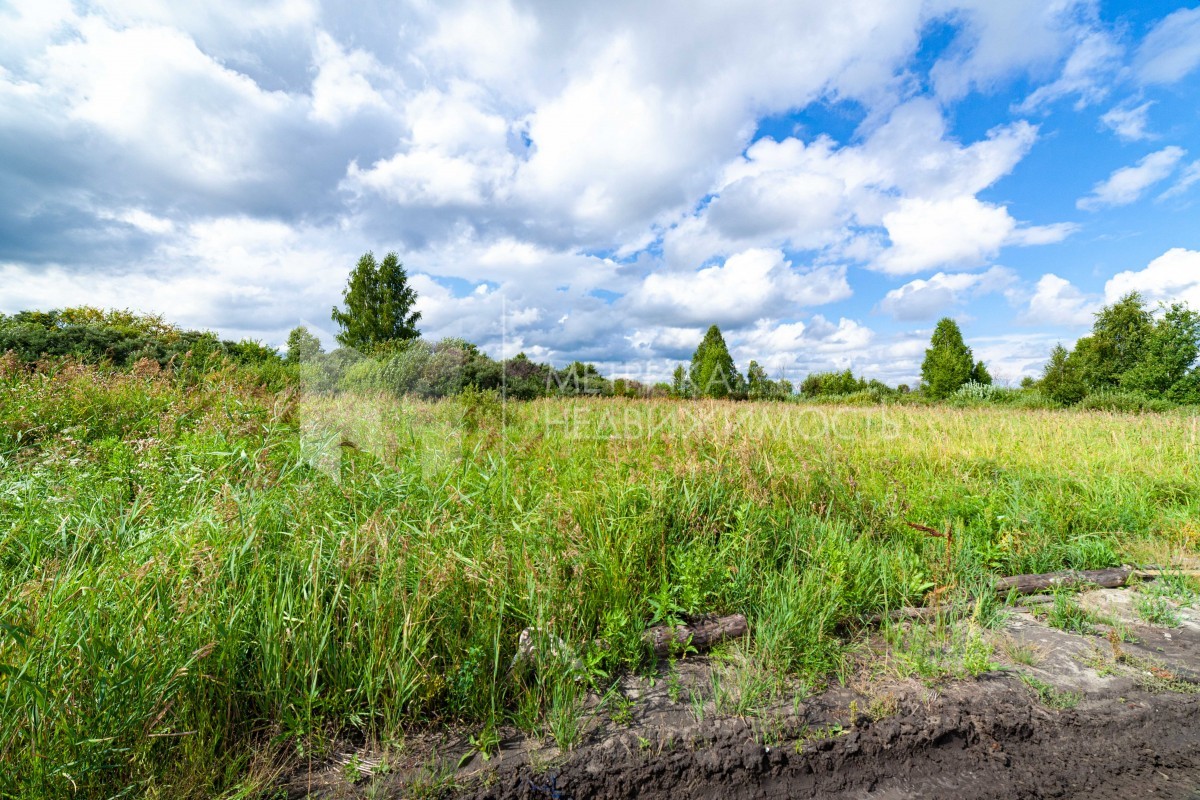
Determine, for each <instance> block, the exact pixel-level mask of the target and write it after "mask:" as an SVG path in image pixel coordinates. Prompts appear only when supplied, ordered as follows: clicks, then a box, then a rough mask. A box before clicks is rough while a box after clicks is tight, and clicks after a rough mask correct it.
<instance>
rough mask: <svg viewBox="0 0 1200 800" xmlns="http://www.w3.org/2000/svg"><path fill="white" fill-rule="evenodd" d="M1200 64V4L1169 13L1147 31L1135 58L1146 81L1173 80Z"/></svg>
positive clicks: (1138, 69)
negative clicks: (1199, 6) (1197, 6)
mask: <svg viewBox="0 0 1200 800" xmlns="http://www.w3.org/2000/svg"><path fill="white" fill-rule="evenodd" d="M1198 66H1200V8H1181V9H1179V10H1178V11H1175V12H1174V13H1172V14H1168V15H1167V16H1166V17H1164V18H1163V19H1162V20H1160V21H1159V22H1158V24H1156V25H1155V26H1154V28H1153V29H1151V31H1150V32H1149V33H1148V34H1146V38H1144V39H1143V40H1142V44H1141V46H1140V47H1139V48H1138V51H1137V55H1136V57H1135V58H1134V69H1135V70H1136V72H1137V76H1138V78H1139V79H1140V80H1141V81H1142V82H1143V83H1174V82H1176V81H1178V80H1181V79H1182V78H1183V77H1184V76H1186V75H1187V74H1188V73H1189V72H1191V71H1192V70H1194V69H1196V67H1198Z"/></svg>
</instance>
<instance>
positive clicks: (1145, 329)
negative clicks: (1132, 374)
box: [1075, 292, 1154, 390]
mask: <svg viewBox="0 0 1200 800" xmlns="http://www.w3.org/2000/svg"><path fill="white" fill-rule="evenodd" d="M1153 329H1154V317H1153V315H1152V314H1151V313H1150V312H1149V311H1148V310H1147V309H1146V307H1145V304H1144V303H1143V302H1142V296H1141V295H1140V294H1138V293H1137V292H1130V293H1129V294H1127V295H1125V296H1124V297H1122V298H1121V299H1120V300H1118V301H1117V302H1115V303H1113V304H1112V305H1109V306H1105V307H1104V308H1102V309H1101V310H1100V311H1099V312H1098V313H1097V314H1096V321H1095V323H1094V324H1093V325H1092V335H1091V336H1090V337H1087V338H1086V339H1081V340H1080V341H1079V342H1078V343H1077V344H1076V345H1075V355H1076V359H1077V360H1078V361H1079V362H1080V367H1081V369H1082V372H1083V379H1084V381H1085V382H1086V383H1087V384H1088V387H1089V388H1091V389H1093V390H1094V389H1102V388H1108V387H1115V386H1118V385H1120V383H1121V378H1122V376H1124V375H1125V373H1127V372H1129V371H1130V370H1132V369H1133V368H1134V367H1136V366H1137V364H1138V362H1139V361H1141V360H1142V358H1143V356H1144V354H1145V345H1146V340H1147V338H1149V336H1150V333H1151V331H1153Z"/></svg>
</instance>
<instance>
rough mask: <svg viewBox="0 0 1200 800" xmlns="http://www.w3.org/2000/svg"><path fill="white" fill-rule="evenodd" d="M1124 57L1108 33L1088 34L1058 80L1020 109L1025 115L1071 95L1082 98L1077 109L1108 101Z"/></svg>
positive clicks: (1042, 88)
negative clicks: (1111, 81)
mask: <svg viewBox="0 0 1200 800" xmlns="http://www.w3.org/2000/svg"><path fill="white" fill-rule="evenodd" d="M1123 55H1124V51H1123V50H1122V48H1121V47H1120V46H1119V45H1118V44H1117V43H1116V42H1115V41H1114V40H1113V38H1112V36H1111V35H1109V33H1108V32H1107V31H1099V30H1092V31H1088V32H1086V33H1085V34H1083V36H1082V38H1081V39H1080V41H1079V43H1078V44H1077V45H1076V46H1075V49H1074V51H1072V53H1071V56H1070V57H1069V58H1068V59H1067V62H1066V64H1064V65H1063V69H1062V74H1061V75H1060V76H1059V77H1058V79H1057V80H1055V81H1054V82H1052V83H1048V84H1046V85H1045V86H1040V87H1038V88H1037V89H1036V90H1034V91H1033V93H1031V94H1030V95H1029V97H1027V98H1025V101H1024V102H1023V103H1021V105H1020V106H1019V108H1020V109H1021V110H1022V111H1025V112H1029V111H1033V110H1035V109H1038V108H1041V107H1044V106H1046V105H1049V104H1050V103H1052V102H1054V101H1055V100H1058V99H1060V98H1063V97H1067V96H1070V95H1077V96H1078V98H1079V99H1078V101H1077V102H1076V104H1075V107H1076V109H1080V108H1083V107H1084V106H1086V105H1089V104H1091V103H1095V102H1098V101H1099V100H1102V99H1104V97H1105V96H1106V95H1107V94H1108V84H1109V81H1110V76H1111V73H1113V72H1114V71H1115V70H1116V69H1117V67H1118V66H1119V63H1120V59H1121V57H1122V56H1123Z"/></svg>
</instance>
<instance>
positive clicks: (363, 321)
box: [331, 252, 421, 351]
mask: <svg viewBox="0 0 1200 800" xmlns="http://www.w3.org/2000/svg"><path fill="white" fill-rule="evenodd" d="M342 300H343V302H344V303H345V304H346V310H345V311H342V310H341V309H339V308H338V307H337V306H334V308H333V312H332V315H331V316H332V318H333V321H334V322H336V323H337V324H338V327H340V328H341V333H339V334H338V335H337V340H338V342H339V343H340V344H342V345H343V346H344V347H352V348H355V349H356V350H363V351H373V350H375V349H377V348H378V347H379V346H381V345H385V344H386V343H388V342H395V341H403V340H406V339H415V338H417V337H418V336H419V335H420V333H419V332H418V331H417V321H418V320H420V319H421V312H419V311H413V310H412V308H413V305H415V304H416V302H417V293H416V291H415V290H414V289H413V288H412V287H411V286H409V285H408V273H406V272H405V271H404V265H403V264H401V263H400V259H399V258H397V256H396V254H395V253H388V254H387V255H386V256H385V257H384V259H383V261H381V262H379V263H376V262H375V254H374V253H370V252H368V253H366V254H364V255H363V257H362V258H360V259H359V260H358V264H357V265H356V266H355V267H354V269H353V270H352V271H351V272H350V277H349V279H348V280H347V281H346V288H345V289H343V290H342Z"/></svg>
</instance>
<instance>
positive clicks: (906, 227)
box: [0, 0, 1190, 377]
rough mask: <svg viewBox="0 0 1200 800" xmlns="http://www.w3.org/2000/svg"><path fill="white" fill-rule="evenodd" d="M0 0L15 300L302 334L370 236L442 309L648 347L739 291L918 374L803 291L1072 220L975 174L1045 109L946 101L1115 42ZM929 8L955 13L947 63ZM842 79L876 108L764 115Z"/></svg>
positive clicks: (899, 27) (796, 339) (628, 20)
mask: <svg viewBox="0 0 1200 800" xmlns="http://www.w3.org/2000/svg"><path fill="white" fill-rule="evenodd" d="M1169 19H1170V18H1169ZM0 24H3V26H4V29H5V36H4V37H3V42H0V126H3V128H4V130H5V134H6V135H5V136H2V137H0V176H3V178H2V179H0V259H3V261H0V263H2V264H3V267H0V270H3V275H2V276H0V279H2V280H3V286H4V290H3V291H2V292H0V307H2V310H5V311H9V310H15V309H16V308H19V307H24V306H41V307H46V306H51V305H62V304H65V303H75V302H96V303H103V304H109V305H118V306H126V305H136V304H137V303H146V304H148V306H151V307H148V308H147V309H146V310H155V311H162V312H166V313H167V314H169V315H170V316H172V317H174V318H177V319H179V321H181V322H182V323H184V324H188V325H194V326H205V327H218V328H220V329H221V330H222V332H223V333H226V334H227V335H243V334H245V335H254V336H258V337H260V338H264V339H267V340H268V341H271V342H277V341H279V340H281V339H282V336H283V335H284V333H285V332H286V330H287V328H288V327H290V326H291V325H293V324H295V323H296V322H298V321H300V320H306V321H310V322H311V321H313V320H316V321H317V322H318V323H319V322H320V321H321V320H324V319H326V318H327V317H328V307H329V305H330V304H331V303H332V302H336V300H337V298H338V293H339V291H340V288H341V284H342V281H343V280H344V278H345V275H346V272H347V270H348V269H349V267H350V265H352V264H353V263H354V260H355V259H356V258H357V256H358V255H359V254H360V253H361V252H362V251H363V250H365V249H367V248H368V247H371V248H373V249H375V250H376V251H377V252H386V251H387V250H390V249H396V250H398V251H399V252H400V253H401V254H402V257H403V258H404V260H405V261H406V263H407V265H408V267H409V271H410V274H411V275H412V276H413V281H414V284H416V285H417V286H418V290H419V292H420V295H421V307H422V310H423V312H424V314H425V318H424V330H425V332H426V333H427V334H428V335H430V336H434V337H437V336H442V335H463V336H467V337H468V338H472V339H475V340H477V341H479V342H480V343H481V344H482V345H483V346H484V347H485V348H494V352H510V350H511V348H513V347H516V348H522V349H526V350H527V352H529V353H530V354H531V355H535V356H536V357H545V358H551V359H556V360H560V361H561V360H566V359H568V358H576V357H581V358H589V359H595V360H608V361H612V360H621V359H640V360H643V361H644V362H646V363H648V364H654V365H656V368H657V366H662V365H664V364H666V363H667V361H666V360H667V359H668V357H670V358H674V357H678V354H680V353H684V352H685V351H687V352H690V349H691V348H693V347H694V344H695V341H692V343H691V344H688V341H689V339H691V340H696V336H695V334H696V333H697V332H700V331H702V330H703V328H704V327H705V326H706V325H707V324H709V323H711V322H713V321H717V322H720V323H721V324H722V325H723V326H728V327H729V330H728V331H727V333H728V335H729V337H730V341H731V342H732V343H734V346H735V347H743V346H744V347H745V348H746V349H745V351H744V352H745V353H747V354H749V353H751V352H753V353H754V354H755V355H754V357H757V358H758V359H759V360H760V361H763V362H764V363H766V360H767V359H770V358H775V359H776V360H775V361H774V362H771V363H776V364H777V365H778V366H779V368H781V369H782V368H787V369H793V370H801V371H803V370H804V369H807V368H809V367H814V368H829V367H831V366H835V365H837V364H844V363H853V364H855V365H856V366H858V365H861V368H863V369H868V370H875V369H878V373H877V374H880V375H881V376H888V375H900V374H905V375H906V376H908V377H911V373H905V372H904V371H905V370H911V369H912V368H913V364H914V363H916V364H918V365H919V358H920V347H918V346H917V344H920V343H919V342H917V344H914V341H916V339H919V338H921V337H920V336H918V337H916V339H912V337H909V336H908V335H907V334H896V335H894V336H884V335H880V334H876V333H875V332H873V331H871V330H870V329H868V328H866V327H864V326H863V325H862V324H860V323H859V322H856V321H854V320H853V319H850V318H849V317H848V316H843V312H844V311H845V309H843V308H840V307H837V308H835V309H834V310H833V311H827V312H826V313H827V314H829V316H830V319H834V318H836V319H837V321H836V322H834V321H830V319H826V318H825V317H822V316H820V315H818V316H811V317H810V316H808V314H809V313H810V310H811V309H812V308H814V307H820V306H823V305H826V304H833V303H838V302H841V301H844V300H847V299H848V298H851V296H852V294H853V293H852V290H851V284H852V282H853V281H854V279H855V275H856V272H855V270H858V269H860V268H864V267H865V268H867V269H874V270H877V271H882V272H885V273H889V274H895V275H914V274H916V273H920V272H926V271H935V270H940V272H938V274H936V275H934V276H933V277H931V278H929V279H928V280H927V281H926V282H925V285H923V286H921V287H918V286H917V283H919V282H916V281H914V282H911V283H909V284H908V285H907V286H905V287H901V289H898V290H896V292H897V293H899V295H898V298H899V297H900V296H904V298H905V302H904V303H901V301H900V299H894V300H892V299H888V300H885V303H886V304H887V305H888V307H889V308H892V307H893V306H895V309H896V311H895V313H896V314H897V315H900V316H902V315H903V314H905V313H908V314H915V313H916V312H915V311H914V310H913V309H916V308H918V307H919V306H920V305H921V303H922V302H924V303H925V304H926V306H927V307H931V306H930V304H931V303H933V300H932V299H931V298H936V297H938V296H939V295H938V292H943V294H942V295H940V297H941V299H942V301H945V302H949V303H950V304H951V305H953V304H954V303H956V302H961V299H962V298H967V297H972V296H975V294H974V293H978V292H981V291H983V289H982V286H983V283H982V282H974V281H975V280H976V278H977V277H978V275H975V276H974V277H971V278H970V279H969V281H972V282H973V283H972V284H971V285H970V286H967V287H962V288H955V285H954V282H955V281H962V280H963V278H962V277H961V276H962V274H963V273H962V272H961V270H962V269H965V268H970V267H975V266H981V265H984V264H986V263H987V262H988V261H989V260H991V259H993V258H994V257H996V255H997V254H998V253H999V252H1000V251H1001V250H1002V248H1005V247H1009V246H1026V245H1043V244H1050V243H1054V242H1058V241H1061V240H1062V239H1063V238H1064V237H1066V236H1068V235H1069V234H1070V233H1071V232H1072V231H1073V230H1074V227H1073V226H1072V225H1070V224H1068V223H1063V222H1055V221H1053V220H1038V222H1039V223H1042V224H1029V223H1025V222H1022V221H1020V220H1018V219H1017V218H1016V217H1014V216H1013V214H1012V213H1011V212H1010V210H1009V205H1008V203H1007V202H1006V201H1004V200H1002V199H999V198H998V197H997V196H996V195H995V194H989V195H987V196H986V197H985V196H981V195H982V193H983V192H985V191H988V190H994V188H995V187H996V186H997V184H998V183H999V182H1000V181H1001V179H1003V178H1004V176H1006V175H1009V174H1010V173H1011V172H1012V171H1013V170H1014V169H1015V168H1016V167H1017V165H1018V164H1020V163H1021V161H1022V160H1023V159H1024V158H1025V157H1026V156H1027V155H1028V154H1029V152H1030V151H1031V149H1032V148H1034V147H1035V145H1036V143H1037V141H1038V136H1039V132H1038V127H1037V126H1035V125H1033V124H1030V123H1029V122H1027V121H1024V120H1021V119H1017V118H1014V119H1012V120H1010V121H1009V122H1007V123H1006V124H1001V125H998V126H997V127H994V128H992V129H991V130H988V131H986V132H984V133H982V134H980V133H971V134H964V135H963V136H961V137H956V135H955V134H954V133H953V132H952V131H953V129H952V127H951V125H950V124H949V123H948V120H949V119H952V118H953V115H954V109H953V103H954V101H955V99H956V98H960V97H963V96H964V95H965V94H967V93H969V92H972V91H992V90H993V89H995V88H996V87H997V86H998V85H1000V84H1001V83H1002V82H1003V81H1009V80H1012V79H1013V78H1017V77H1018V76H1025V77H1028V79H1029V80H1031V81H1033V82H1034V83H1035V84H1038V83H1044V84H1046V88H1045V89H1044V91H1042V90H1035V92H1034V97H1032V98H1031V100H1030V105H1029V107H1030V108H1033V107H1034V106H1036V107H1038V108H1039V109H1042V108H1045V107H1047V106H1049V105H1050V103H1051V101H1052V100H1054V99H1055V98H1059V97H1065V96H1068V95H1069V96H1074V97H1080V98H1083V99H1085V100H1088V101H1089V102H1090V101H1091V100H1094V99H1095V98H1096V97H1098V96H1099V93H1098V92H1099V90H1098V86H1099V84H1097V83H1095V79H1096V76H1103V75H1105V74H1107V72H1106V71H1107V70H1110V69H1111V57H1112V54H1113V50H1112V47H1113V45H1112V42H1111V40H1110V39H1108V38H1106V37H1105V34H1104V31H1103V30H1102V28H1103V26H1099V25H1098V24H1097V21H1096V19H1095V14H1094V13H1093V10H1092V6H1091V4H1090V3H1089V2H1084V1H1083V0H1080V2H1075V1H1074V0H1064V2H1057V3H1052V4H1049V5H1047V4H1044V3H1037V2H1034V0H1017V2H1014V3H992V2H983V1H982V0H980V1H978V2H977V1H976V0H953V1H952V0H900V1H899V2H892V3H878V2H873V0H851V1H850V2H846V3H827V2H818V0H804V1H803V2H800V3H794V4H789V5H782V6H781V5H772V4H760V5H753V6H744V5H729V4H724V5H722V4H707V5H706V4H701V5H696V4H687V3H681V2H668V3H659V4H653V5H651V6H647V5H646V4H644V3H635V2H633V0H611V1H609V2H603V3H601V2H592V0H585V1H584V2H579V3H572V4H567V5H563V4H559V5H554V4H544V3H530V2H524V0H462V2H456V3H453V4H438V3H432V4H431V3H418V4H411V5H403V6H401V5H397V4H391V5H388V4H378V5H374V4H370V3H368V4H365V5H362V4H360V5H356V6H353V7H349V6H348V7H344V8H343V7H338V8H337V9H336V12H335V10H334V9H333V8H332V7H326V8H322V6H321V4H320V3H318V2H316V0H268V2H264V3H257V4H254V6H253V7H248V6H246V5H245V4H244V3H240V2H236V1H235V0H213V2H209V3H204V4H170V3H159V2H137V3H122V2H117V1H116V0H112V2H110V1H109V0H94V1H93V2H88V3H68V2H65V1H63V0H45V2H39V3H33V2H30V3H21V4H18V5H15V6H14V5H8V6H5V7H3V8H0ZM934 24H945V25H947V26H949V27H950V28H952V29H953V30H954V31H955V33H954V35H953V39H954V43H953V44H952V45H951V46H950V47H949V48H947V49H946V50H945V51H944V52H943V53H941V54H940V56H939V57H938V61H937V63H936V65H935V66H934V67H933V69H932V71H928V70H927V71H926V72H927V74H924V75H922V74H920V73H921V71H922V69H924V68H923V67H922V66H920V64H918V63H917V61H916V60H915V59H914V56H915V55H916V54H917V53H918V52H919V51H920V49H921V47H922V44H923V42H922V38H921V37H922V35H923V32H924V31H926V30H928V29H929V27H930V26H931V25H934ZM1175 24H1178V23H1172V25H1175ZM1164 25H1166V23H1164ZM1168 32H1169V31H1168ZM1158 36H1159V38H1160V39H1162V38H1163V37H1164V36H1166V34H1158ZM1168 38H1169V37H1168ZM1150 44H1152V43H1151V42H1150V40H1149V39H1148V44H1147V45H1144V46H1143V50H1145V51H1146V52H1149V51H1148V50H1146V48H1148V47H1149V46H1150ZM1160 50H1162V48H1160ZM1162 52H1165V50H1163V51H1162ZM1160 55H1161V53H1160ZM1151 71H1153V70H1151ZM930 84H931V85H932V86H933V87H934V88H933V90H932V92H928V91H924V90H923V89H921V88H920V87H921V86H922V85H930ZM1039 91H1040V94H1039V93H1038V92H1039ZM922 94H925V95H932V96H922ZM825 100H830V101H837V102H840V103H844V104H846V106H847V107H852V108H854V109H855V111H854V113H855V114H858V115H860V122H861V124H859V125H858V127H857V129H856V130H855V131H854V132H853V133H847V134H846V135H844V136H842V138H841V140H840V141H839V140H838V139H835V138H833V137H832V136H827V135H820V134H819V133H818V134H816V135H812V134H808V133H800V132H797V133H793V134H791V135H784V136H779V137H777V138H758V137H757V131H758V128H759V125H760V123H762V122H763V121H764V120H766V119H769V118H772V117H776V116H780V115H791V114H794V113H796V112H797V111H800V110H803V109H806V108H808V107H809V106H810V104H812V103H814V102H821V101H825ZM1135 112H1137V109H1133V110H1131V112H1130V113H1131V114H1134V113H1135ZM1113 120H1116V118H1115V117H1114V118H1113ZM1114 124H1117V123H1116V122H1114ZM1121 124H1124V125H1125V126H1126V127H1125V129H1127V130H1135V129H1136V120H1133V121H1126V122H1125V123H1121ZM1130 126H1133V127H1130ZM965 129H969V126H967V128H965ZM1187 174H1190V173H1185V178H1184V179H1183V180H1182V181H1181V182H1180V184H1179V185H1181V186H1183V188H1186V186H1187V185H1188V184H1187V178H1186V175H1187ZM1182 190H1183V189H1180V191H1182ZM1170 191H1174V190H1170ZM1168 193H1169V192H1168ZM972 275H974V273H972ZM979 275H992V276H993V278H995V277H996V276H997V275H1002V271H999V270H998V269H996V270H988V271H987V272H982V273H979ZM989 280H991V279H989ZM11 287H16V288H15V289H13V288H11ZM894 294H895V293H894ZM876 299H877V298H875V297H865V298H863V303H864V304H865V305H864V307H869V305H870V304H871V303H872V302H874V301H875V300H876ZM902 307H903V308H907V309H908V310H907V311H902V310H900V309H901V308H902ZM922 336H925V337H926V338H927V332H926V333H924V334H922ZM910 339H912V340H911V341H910ZM775 347H777V348H780V349H779V350H778V353H777V354H773V353H774V352H775V351H772V350H771V349H770V348H775ZM914 348H915V349H914ZM739 352H742V351H739ZM685 356H686V353H685ZM914 359H915V362H914Z"/></svg>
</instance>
